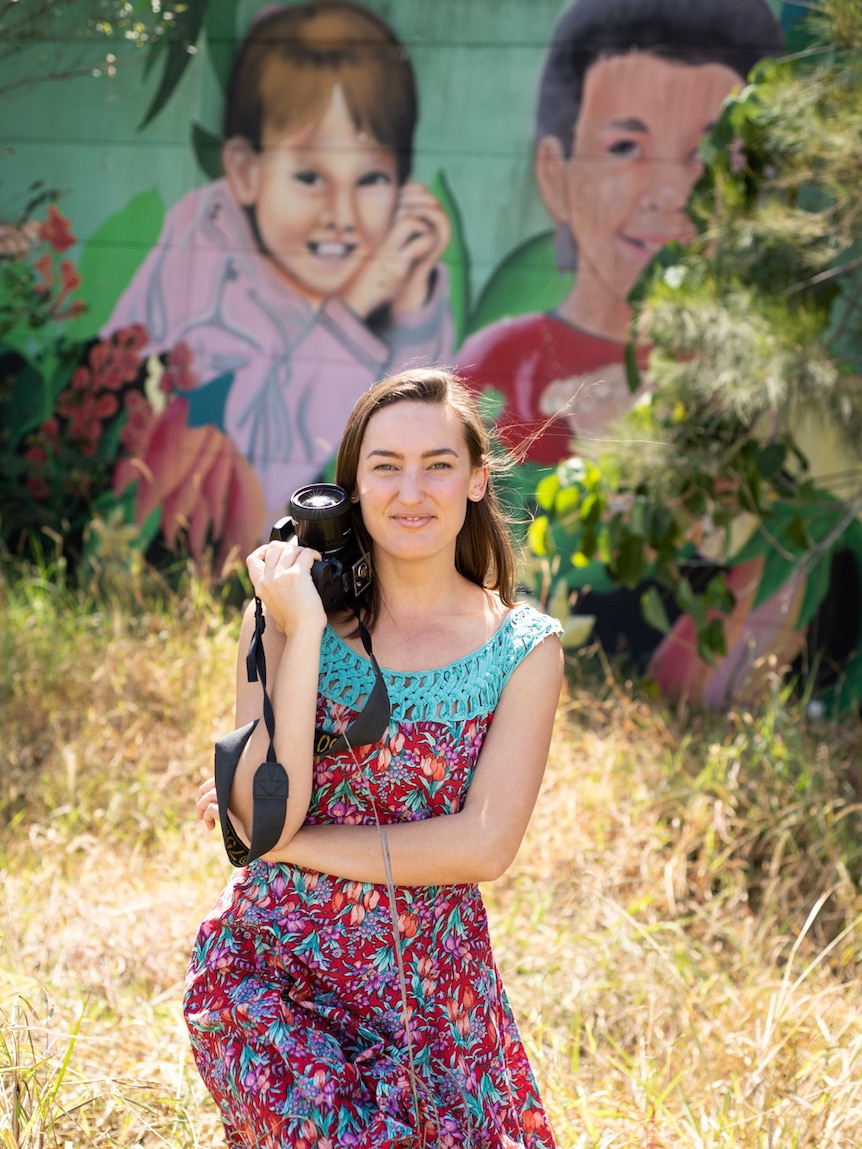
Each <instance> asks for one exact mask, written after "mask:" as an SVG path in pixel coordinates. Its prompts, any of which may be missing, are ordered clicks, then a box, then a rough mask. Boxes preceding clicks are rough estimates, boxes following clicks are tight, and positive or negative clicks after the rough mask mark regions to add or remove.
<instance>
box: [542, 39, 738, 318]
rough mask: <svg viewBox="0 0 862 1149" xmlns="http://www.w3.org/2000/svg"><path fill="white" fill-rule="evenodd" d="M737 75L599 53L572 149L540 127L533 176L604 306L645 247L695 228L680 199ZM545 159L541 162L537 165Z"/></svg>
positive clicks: (716, 67)
mask: <svg viewBox="0 0 862 1149" xmlns="http://www.w3.org/2000/svg"><path fill="white" fill-rule="evenodd" d="M739 83H740V78H739V76H738V75H737V74H736V73H735V72H734V71H732V70H731V69H730V68H727V67H725V66H724V65H722V64H701V65H697V66H692V65H688V64H682V63H677V62H675V61H671V60H664V59H660V58H659V57H657V56H651V55H649V54H639V53H632V54H630V55H626V56H612V57H608V58H606V59H601V60H598V61H597V62H596V63H595V64H594V65H593V66H592V67H591V68H590V69H589V71H588V72H587V75H586V78H585V81H584V90H583V102H582V104H581V110H580V113H579V115H578V119H577V123H576V125H575V130H574V137H573V146H572V154H571V157H570V158H568V159H566V158H565V156H564V155H563V154H562V149H561V147H560V143H559V141H558V140H556V139H552V138H551V137H546V138H545V140H543V141H541V142H540V145H539V149H538V151H537V176H538V178H539V183H540V186H541V188H542V192H543V195H544V198H545V201H546V203H547V205H548V208H549V210H550V211H551V214H552V215H553V216H554V218H555V219H557V220H558V221H559V222H562V223H567V224H568V226H569V227H570V229H571V231H572V234H573V236H574V238H575V243H576V244H577V249H578V270H577V276H578V279H579V280H581V281H582V285H583V286H584V287H586V286H587V285H588V286H589V290H590V292H591V293H592V296H593V298H594V299H596V298H598V300H599V301H603V303H604V306H605V307H606V308H609V309H613V308H619V307H620V305H622V307H623V308H624V309H625V310H626V311H627V296H628V294H629V292H630V291H631V289H632V287H633V286H634V284H635V281H636V280H637V278H638V276H639V274H640V272H641V271H642V269H643V268H644V266H645V265H646V264H647V263H648V261H649V260H650V259H651V258H652V256H653V255H654V254H655V253H656V252H657V251H658V250H659V248H661V247H662V246H663V245H664V244H666V243H668V242H669V241H671V240H680V241H686V240H689V239H690V238H691V237H692V226H691V222H690V221H689V219H688V217H687V216H686V214H685V207H686V204H687V202H688V198H689V195H690V193H691V190H692V187H693V186H694V184H695V181H696V180H697V179H698V177H699V176H700V174H701V171H702V164H701V161H700V159H699V158H698V148H699V146H700V142H701V140H702V139H703V136H704V134H705V133H706V132H708V131H709V130H710V129H711V128H712V126H713V125H714V123H715V120H716V118H717V116H718V113H719V110H720V108H721V105H722V103H723V101H724V99H725V98H726V97H727V95H728V94H729V93H730V91H731V89H732V88H733V87H734V86H737V85H739ZM543 165H544V168H543Z"/></svg>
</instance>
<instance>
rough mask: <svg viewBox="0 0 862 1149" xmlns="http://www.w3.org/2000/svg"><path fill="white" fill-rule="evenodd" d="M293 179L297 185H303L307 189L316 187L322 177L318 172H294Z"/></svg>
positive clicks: (321, 180)
mask: <svg viewBox="0 0 862 1149" xmlns="http://www.w3.org/2000/svg"><path fill="white" fill-rule="evenodd" d="M293 178H294V179H295V180H296V181H297V182H298V183H301V184H305V185H306V186H307V187H317V185H318V184H320V183H322V182H323V177H322V176H321V174H320V172H313V171H303V172H294V176H293Z"/></svg>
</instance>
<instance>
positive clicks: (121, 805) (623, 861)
mask: <svg viewBox="0 0 862 1149" xmlns="http://www.w3.org/2000/svg"><path fill="white" fill-rule="evenodd" d="M42 573H43V575H44V577H42V575H40V572H31V576H30V577H28V578H26V579H23V580H22V579H21V578H20V577H17V576H16V577H12V576H10V577H8V578H7V579H6V580H5V581H3V582H2V583H0V614H2V623H3V625H2V639H0V641H2V652H0V653H2V670H0V697H2V705H3V719H4V747H3V757H4V762H3V771H2V778H0V818H2V823H3V830H4V833H3V835H2V844H0V878H2V889H3V901H2V906H0V934H2V938H0V947H2V948H0V952H2V957H0V1145H2V1146H3V1147H4V1149H37V1147H39V1149H42V1147H46V1149H47V1146H53V1145H57V1146H60V1147H61V1149H65V1147H66V1146H69V1147H74V1149H79V1147H82V1146H98V1147H103V1146H104V1147H107V1146H112V1147H114V1146H120V1147H128V1149H133V1147H142V1149H150V1147H156V1146H166V1145H167V1146H174V1147H176V1149H191V1147H198V1146H207V1147H212V1146H214V1145H218V1144H221V1143H222V1134H221V1129H220V1125H219V1122H218V1120H217V1117H216V1113H215V1109H214V1106H213V1105H212V1104H211V1102H210V1100H209V1098H208V1097H207V1095H206V1093H205V1090H204V1088H203V1086H202V1084H201V1083H200V1081H199V1079H198V1076H197V1073H196V1071H195V1068H194V1064H193V1062H192V1059H191V1055H190V1052H189V1049H188V1041H187V1037H186V1033H185V1027H184V1024H183V1021H182V1017H181V1010H180V1000H181V994H182V978H183V975H184V971H185V964H186V959H187V955H188V951H189V948H190V946H191V942H192V938H193V936H194V933H195V930H196V928H197V924H198V922H199V921H200V919H201V917H202V916H203V915H204V913H206V911H207V910H208V909H209V907H210V905H211V904H212V902H213V901H214V899H215V897H216V895H217V893H218V892H219V890H220V888H221V886H222V884H223V882H224V879H225V877H226V875H227V872H228V868H229V867H228V865H227V862H226V860H225V859H224V856H223V851H222V848H221V844H220V841H219V840H218V839H217V837H216V836H215V835H208V834H206V832H205V831H203V830H202V829H201V827H200V826H199V825H198V824H197V823H195V822H194V821H193V820H192V819H193V805H194V796H195V793H196V790H197V785H198V782H199V781H200V780H201V779H202V778H203V777H204V776H205V775H206V773H207V772H208V771H209V769H210V767H211V761H212V741H213V738H214V737H215V736H216V735H217V734H219V733H221V732H223V731H224V730H226V729H228V728H229V726H230V724H231V722H232V716H231V708H232V696H233V676H234V658H235V643H236V636H237V633H238V621H239V620H238V616H237V612H236V609H235V607H231V606H229V605H228V604H227V603H226V602H225V601H223V600H221V599H218V598H216V597H215V596H214V595H213V594H212V593H211V592H210V591H209V589H208V588H207V587H206V586H205V585H203V584H202V583H201V582H199V581H198V582H196V581H194V580H193V579H189V580H188V581H187V583H185V584H181V586H180V589H179V590H178V591H173V592H169V591H168V590H167V589H165V588H160V589H159V591H158V593H153V592H152V589H150V590H149V591H148V592H147V593H139V591H140V588H137V591H135V588H132V591H130V593H129V594H128V595H127V596H126V598H125V599H124V597H123V594H122V593H120V592H119V591H117V590H116V588H115V593H114V594H113V595H112V596H111V597H110V598H109V599H108V601H107V604H106V602H105V601H104V600H102V599H96V598H95V597H92V596H88V595H87V594H85V593H82V592H78V591H72V590H64V589H62V580H58V579H56V578H55V577H50V572H42ZM132 592H134V593H132ZM571 670H572V673H571V674H570V676H569V683H568V686H567V688H566V691H565V693H564V697H563V699H562V700H561V705H560V709H559V714H558V721H557V728H556V732H555V738H554V743H553V747H552V752H551V758H550V761H549V766H548V771H547V775H546V780H545V785H544V787H543V791H542V794H541V797H540V800H539V804H538V807H537V810H536V813H535V816H534V819H533V822H532V824H531V826H530V828H529V831H528V835H527V839H526V840H525V842H524V845H523V847H522V849H521V852H520V855H519V858H518V860H517V862H516V864H515V865H514V866H513V867H512V869H511V871H510V872H509V873H508V874H507V875H506V876H505V877H504V878H503V879H501V880H500V881H499V882H497V883H495V884H493V885H490V886H487V887H485V888H484V891H483V892H484V894H485V897H486V900H487V903H488V907H489V914H490V918H491V923H492V931H493V937H494V944H495V951H496V954H497V959H498V962H499V964H500V966H501V969H502V972H503V976H504V981H505V982H506V985H507V988H508V992H509V996H510V998H511V1000H512V1004H513V1007H514V1009H515V1012H516V1015H517V1017H518V1019H519V1023H520V1025H521V1029H522V1033H523V1036H524V1040H525V1042H526V1044H527V1047H528V1049H529V1052H530V1056H531V1060H532V1062H533V1065H534V1068H535V1070H536V1074H537V1076H538V1078H539V1080H540V1083H541V1086H542V1091H543V1094H544V1096H545V1099H546V1102H547V1105H548V1108H549V1111H550V1114H551V1118H552V1121H553V1124H554V1127H555V1130H556V1134H557V1138H558V1142H559V1146H560V1149H596V1147H607V1149H610V1147H614V1149H621V1147H628V1146H630V1147H638V1149H658V1147H668V1149H670V1147H674V1149H676V1147H692V1149H719V1147H721V1149H728V1147H730V1149H736V1147H739V1149H768V1147H775V1149H778V1147H779V1146H780V1147H781V1149H785V1147H787V1146H791V1147H796V1146H798V1147H803V1146H806V1147H810V1149H829V1147H835V1149H847V1147H849V1146H857V1145H862V1000H860V994H859V990H858V979H859V973H860V965H862V925H860V917H862V895H860V875H862V832H860V831H862V804H860V797H859V795H860V790H862V786H860V774H859V766H858V763H859V761H860V758H859V748H860V745H861V744H862V737H860V733H862V732H860V728H859V725H858V723H855V722H845V723H844V724H843V725H842V726H840V727H838V726H831V725H825V724H824V725H821V726H820V727H817V728H810V729H809V728H807V727H806V724H805V722H804V721H803V720H802V718H801V716H800V714H799V713H798V711H797V710H796V709H795V708H794V705H795V704H794V702H793V699H792V697H791V696H790V695H789V693H787V692H782V691H781V690H779V689H778V688H776V693H775V695H774V697H773V698H772V699H771V700H770V701H769V703H768V704H767V705H765V706H764V707H763V708H762V709H761V710H759V711H757V712H756V713H743V712H740V713H733V714H730V715H728V716H721V717H718V716H701V715H689V716H687V718H683V717H682V716H676V715H673V714H670V713H668V712H666V711H664V710H663V709H662V707H661V706H660V705H659V704H657V703H655V702H654V701H652V700H650V699H649V698H647V697H646V696H641V695H639V694H638V692H637V690H636V689H635V688H630V689H626V688H624V687H623V686H622V685H621V684H620V683H618V682H617V681H616V680H615V679H614V678H613V676H612V675H609V674H604V675H602V674H596V673H594V672H593V671H591V670H590V669H589V668H586V667H585V666H584V665H582V664H573V666H572V668H571Z"/></svg>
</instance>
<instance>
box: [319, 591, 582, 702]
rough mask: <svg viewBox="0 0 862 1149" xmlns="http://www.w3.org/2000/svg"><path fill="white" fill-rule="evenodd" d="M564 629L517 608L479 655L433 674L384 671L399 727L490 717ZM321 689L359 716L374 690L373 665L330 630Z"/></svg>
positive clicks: (474, 653) (525, 607)
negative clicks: (510, 685) (544, 644)
mask: <svg viewBox="0 0 862 1149" xmlns="http://www.w3.org/2000/svg"><path fill="white" fill-rule="evenodd" d="M561 631H562V627H561V626H560V624H559V622H558V621H557V620H556V619H555V618H551V617H549V616H548V615H546V614H541V613H540V612H539V611H537V610H535V609H534V608H533V607H532V606H529V605H528V604H520V605H518V606H515V607H514V608H513V609H512V610H511V611H510V612H509V614H508V615H507V616H506V618H505V619H504V620H503V623H502V625H501V626H500V628H499V629H498V630H497V631H496V632H495V633H494V634H493V635H492V636H491V638H489V639H488V641H487V642H486V643H484V644H483V645H482V646H480V647H479V648H478V649H477V650H474V651H471V653H470V654H467V655H465V656H464V657H463V658H459V659H457V660H456V661H455V662H450V663H449V664H448V665H447V666H441V667H438V668H437V669H434V670H422V671H415V672H412V673H409V674H408V673H403V672H401V671H396V670H388V669H386V668H385V667H381V670H382V673H383V677H384V679H385V681H386V687H387V690H388V691H389V698H390V702H391V704H392V718H393V720H394V721H395V722H398V721H409V722H439V721H444V722H464V721H466V720H468V719H471V718H475V717H477V716H479V715H485V714H489V713H491V712H492V711H493V710H494V709H495V707H496V705H497V702H498V701H499V698H500V694H501V693H502V690H503V687H504V686H505V685H506V683H507V682H508V681H509V678H510V676H511V674H512V672H513V671H514V670H515V668H516V667H517V666H518V664H519V663H520V662H521V661H522V659H524V658H525V657H526V656H527V655H528V654H529V653H530V651H531V650H532V649H533V648H534V647H535V646H536V645H538V643H540V642H541V641H542V640H543V639H545V638H547V637H548V635H550V634H559V633H560V632H561ZM320 664H321V671H320V680H319V686H318V689H319V691H320V694H321V695H322V696H323V697H324V698H327V699H332V700H336V699H337V700H338V702H339V703H340V704H341V705H342V706H344V707H346V708H348V709H349V710H354V711H355V710H359V709H361V708H362V705H363V703H364V701H365V699H366V697H367V696H368V693H369V692H370V690H371V688H372V687H373V685H374V671H373V670H372V667H371V664H370V662H369V661H368V660H367V659H366V658H363V657H362V656H361V655H359V654H357V653H356V651H354V650H353V649H352V648H351V647H349V646H348V645H347V644H346V643H345V642H344V641H343V640H342V639H340V638H339V637H338V635H337V634H336V633H335V632H334V631H333V630H332V628H331V627H329V626H327V628H326V630H325V631H324V634H323V644H322V648H321V657H320Z"/></svg>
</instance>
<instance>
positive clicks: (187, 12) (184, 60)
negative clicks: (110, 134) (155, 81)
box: [138, 0, 208, 131]
mask: <svg viewBox="0 0 862 1149" xmlns="http://www.w3.org/2000/svg"><path fill="white" fill-rule="evenodd" d="M207 3H208V0H186V3H185V4H184V5H183V6H182V7H178V8H177V9H176V20H175V21H174V27H173V28H172V29H171V33H170V40H169V42H168V46H167V57H166V59H165V65H164V70H163V72H162V79H161V83H160V84H159V87H158V90H157V91H156V94H155V96H153V99H152V100H151V102H150V106H149V108H148V109H147V112H146V114H145V116H144V118H143V119H142V120H141V122H140V124H139V125H138V130H139V131H140V130H142V129H143V128H145V127H146V126H147V124H149V123H150V122H151V121H152V120H154V119H155V118H156V116H157V115H158V114H159V112H160V111H161V110H162V108H164V107H165V105H166V104H167V103H168V101H169V100H170V98H171V96H172V95H173V94H174V90H175V89H176V87H177V85H178V84H179V82H180V80H181V79H182V78H183V74H184V73H185V70H186V68H187V67H188V66H189V64H190V63H191V60H192V56H193V53H191V52H190V51H189V48H193V47H195V46H196V44H197V39H198V36H199V35H200V32H201V28H202V27H203V20H204V13H205V12H206V7H207ZM164 39H165V37H163V40H164Z"/></svg>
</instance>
